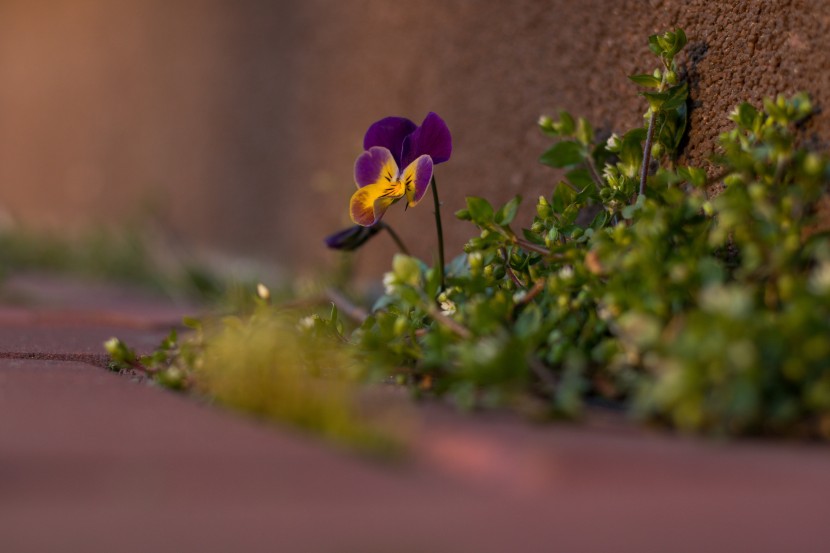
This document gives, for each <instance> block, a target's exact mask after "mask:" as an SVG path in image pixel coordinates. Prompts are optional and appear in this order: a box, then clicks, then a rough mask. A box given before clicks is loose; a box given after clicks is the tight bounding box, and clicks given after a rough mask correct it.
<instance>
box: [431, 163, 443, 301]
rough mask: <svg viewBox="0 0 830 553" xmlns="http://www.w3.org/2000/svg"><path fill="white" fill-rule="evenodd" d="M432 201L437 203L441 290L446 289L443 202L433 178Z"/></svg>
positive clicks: (436, 215)
mask: <svg viewBox="0 0 830 553" xmlns="http://www.w3.org/2000/svg"><path fill="white" fill-rule="evenodd" d="M432 200H433V202H434V203H435V230H436V231H437V232H438V274H439V276H440V277H441V278H440V279H439V282H440V283H441V290H443V289H444V228H443V227H442V226H441V201H440V200H439V199H438V184H437V183H436V182H435V175H433V176H432Z"/></svg>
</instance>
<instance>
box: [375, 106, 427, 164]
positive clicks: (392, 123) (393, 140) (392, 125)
mask: <svg viewBox="0 0 830 553" xmlns="http://www.w3.org/2000/svg"><path fill="white" fill-rule="evenodd" d="M417 128H418V126H417V125H416V124H415V123H413V122H412V121H410V120H409V119H407V118H406V117H385V118H384V119H381V120H380V121H377V122H375V123H372V125H371V126H370V127H369V130H367V131H366V136H364V137H363V149H364V150H368V149H369V148H371V147H373V146H381V147H383V148H386V149H387V150H389V151H390V152H392V157H393V158H394V159H395V163H397V164H398V167H400V166H401V152H402V150H403V141H404V139H405V138H406V137H407V136H409V135H410V134H412V131H414V130H415V129H417ZM415 157H418V156H415Z"/></svg>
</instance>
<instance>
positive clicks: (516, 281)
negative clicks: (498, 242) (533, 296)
mask: <svg viewBox="0 0 830 553" xmlns="http://www.w3.org/2000/svg"><path fill="white" fill-rule="evenodd" d="M499 251H500V252H501V257H502V259H504V270H505V272H507V276H509V277H510V280H512V281H513V284H515V285H516V286H517V287H519V288H524V287H525V285H524V284H522V281H521V280H519V277H518V276H516V273H515V272H513V268H512V267H510V256H509V255H507V248H501V249H500V250H499Z"/></svg>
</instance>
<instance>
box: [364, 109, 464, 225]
mask: <svg viewBox="0 0 830 553" xmlns="http://www.w3.org/2000/svg"><path fill="white" fill-rule="evenodd" d="M363 147H364V149H365V150H366V151H365V152H363V153H362V154H361V155H360V157H358V158H357V161H356V162H355V169H354V178H355V183H356V184H357V188H358V190H357V192H355V193H354V194H353V195H352V198H351V202H350V203H349V212H350V214H351V218H352V221H353V222H354V223H356V224H358V225H360V226H364V227H370V226H372V225H374V224H376V223H377V222H378V221H380V219H381V217H383V214H384V213H385V212H386V210H387V209H388V208H389V206H391V205H392V204H394V203H395V202H397V201H398V200H400V199H401V198H403V197H406V200H407V206H408V207H414V206H415V205H416V204H417V203H418V202H420V201H421V198H423V197H424V194H426V192H427V190H428V189H429V183H430V181H431V180H432V169H433V165H435V164H437V163H443V162H445V161H447V160H448V159H449V158H450V155H451V154H452V137H451V136H450V130H449V128H447V124H446V123H444V120H443V119H441V118H440V117H439V116H438V115H436V114H435V113H429V114H428V115H427V116H426V118H425V119H424V122H423V123H421V125H420V126H418V125H416V124H415V123H413V122H412V121H410V120H409V119H406V118H404V117H386V118H385V119H381V120H380V121H377V122H376V123H374V124H372V126H370V127H369V130H368V131H366V136H365V137H364V138H363Z"/></svg>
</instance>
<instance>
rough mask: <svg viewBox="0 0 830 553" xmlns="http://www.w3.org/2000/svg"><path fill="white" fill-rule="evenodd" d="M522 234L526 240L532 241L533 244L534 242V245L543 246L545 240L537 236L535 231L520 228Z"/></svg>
mask: <svg viewBox="0 0 830 553" xmlns="http://www.w3.org/2000/svg"><path fill="white" fill-rule="evenodd" d="M522 235H523V236H524V237H525V240H527V241H528V242H532V243H533V244H536V245H539V246H544V245H545V241H544V240H543V239H542V237H541V236H539V235H538V234H536V233H535V232H533V231H532V230H530V229H526V228H523V229H522Z"/></svg>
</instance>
